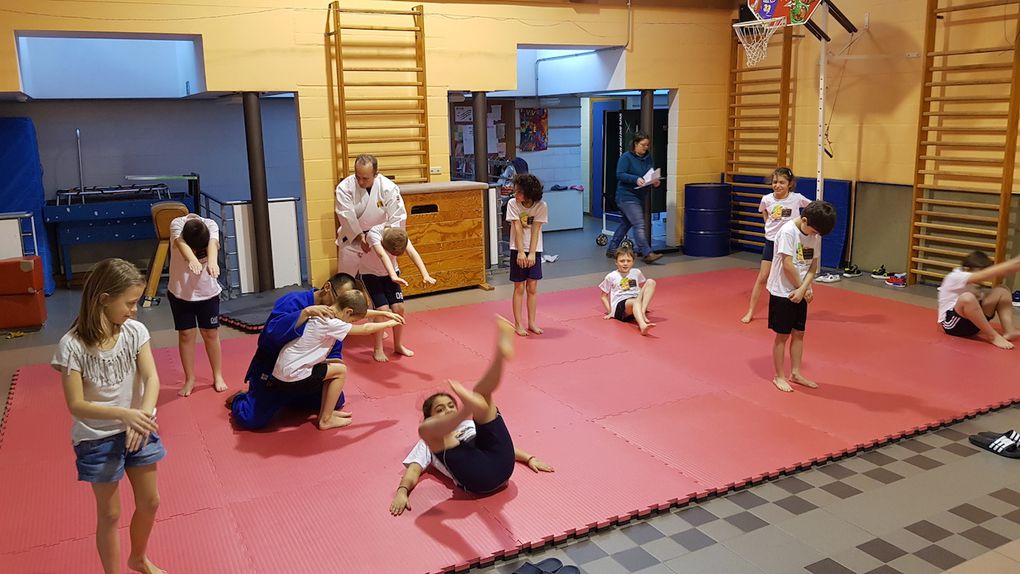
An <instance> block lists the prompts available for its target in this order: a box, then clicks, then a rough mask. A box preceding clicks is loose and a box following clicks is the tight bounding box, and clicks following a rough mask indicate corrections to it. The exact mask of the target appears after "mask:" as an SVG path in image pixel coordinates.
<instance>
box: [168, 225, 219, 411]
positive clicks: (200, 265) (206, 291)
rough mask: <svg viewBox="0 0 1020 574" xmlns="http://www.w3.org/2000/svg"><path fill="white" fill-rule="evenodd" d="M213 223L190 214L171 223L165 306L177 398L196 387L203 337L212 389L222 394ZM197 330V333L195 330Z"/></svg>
mask: <svg viewBox="0 0 1020 574" xmlns="http://www.w3.org/2000/svg"><path fill="white" fill-rule="evenodd" d="M219 237H220V231H219V227H218V226H217V225H216V222H215V221H213V220H211V219H205V218H203V217H199V216H198V215H195V214H194V213H189V214H188V215H185V216H183V217H178V218H177V219H174V220H173V221H172V222H170V282H169V284H168V285H167V300H169V301H170V311H171V312H172V313H173V316H174V328H175V329H176V330H177V340H178V341H177V347H178V349H179V350H180V353H181V367H183V368H184V386H183V387H182V388H181V390H180V391H179V392H178V393H177V394H179V395H181V396H182V397H186V396H188V395H190V394H191V389H192V388H193V387H194V386H195V339H196V335H197V334H199V333H201V334H202V342H203V343H204V344H205V354H206V355H208V357H209V366H210V367H212V376H213V388H214V389H216V391H217V392H223V391H225V390H227V383H226V382H225V381H224V380H223V370H222V368H221V356H222V353H221V352H220V334H219V331H218V328H219V326H220V323H219V315H220V291H222V288H221V287H220V283H219V281H217V280H216V278H217V277H219V275H220V268H219V265H218V263H217V257H216V254H217V252H218V251H219V247H220V239H219ZM196 325H197V328H196Z"/></svg>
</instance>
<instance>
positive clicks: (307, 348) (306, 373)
mask: <svg viewBox="0 0 1020 574" xmlns="http://www.w3.org/2000/svg"><path fill="white" fill-rule="evenodd" d="M333 310H334V311H335V314H336V317H335V318H312V319H307V318H305V319H304V320H302V319H300V318H299V319H298V324H297V325H296V327H300V326H301V325H302V324H304V327H305V328H304V332H303V333H302V334H301V337H299V338H297V339H294V340H293V341H291V342H289V343H287V344H286V345H284V346H283V349H282V350H281V351H280V356H279V358H277V360H276V366H275V367H274V368H273V380H272V381H271V382H270V384H269V387H270V388H272V389H274V390H278V391H280V392H289V393H294V394H307V393H308V392H309V390H311V389H322V400H321V402H320V403H319V421H318V426H319V430H327V429H331V428H338V427H345V426H347V425H349V424H351V414H350V413H348V412H345V411H338V410H334V409H335V407H336V404H337V400H338V399H339V398H340V393H341V392H342V391H343V390H344V383H346V382H347V366H346V365H344V364H343V363H342V362H340V359H327V357H328V355H329V354H330V351H331V350H332V349H333V346H334V345H335V344H336V343H337V342H338V341H343V340H344V338H345V337H347V335H370V334H373V333H376V332H379V331H382V330H383V329H388V328H390V327H393V326H395V325H399V324H400V321H398V320H394V319H390V320H388V321H385V322H381V323H367V324H364V325H352V324H351V322H353V321H359V320H361V319H364V318H365V316H366V315H367V313H368V301H367V300H366V299H365V294H364V293H362V292H361V291H358V290H357V289H350V290H347V291H342V292H340V293H339V294H337V295H336V298H335V302H334V303H333ZM306 322H307V324H305V323H306Z"/></svg>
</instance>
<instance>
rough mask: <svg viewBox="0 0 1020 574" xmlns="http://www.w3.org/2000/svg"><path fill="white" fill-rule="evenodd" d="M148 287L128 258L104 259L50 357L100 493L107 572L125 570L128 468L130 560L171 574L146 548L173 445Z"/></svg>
mask: <svg viewBox="0 0 1020 574" xmlns="http://www.w3.org/2000/svg"><path fill="white" fill-rule="evenodd" d="M144 289H145V279H144V278H143V277H142V274H141V273H139V272H138V270H137V269H135V266H134V265H132V264H130V263H128V262H127V261H124V260H122V259H106V260H104V261H100V262H99V263H97V264H96V266H95V267H93V268H92V270H91V271H90V272H89V274H88V276H87V277H86V278H85V287H84V288H83V290H82V295H81V309H80V311H79V314H78V318H77V319H75V320H74V323H73V324H72V325H71V329H70V330H69V331H68V332H67V333H66V334H65V335H64V336H63V337H62V338H61V339H60V343H59V344H58V345H57V351H56V353H54V355H53V359H52V360H51V361H50V364H51V365H52V366H53V368H55V369H57V370H58V371H60V374H61V383H62V384H63V386H64V399H65V400H66V401H67V408H68V410H69V411H70V412H71V419H72V420H73V424H72V425H71V439H72V442H73V443H74V454H75V457H76V458H77V466H78V480H81V481H84V482H88V483H91V484H92V494H93V495H94V496H95V497H96V548H97V549H98V550H99V559H100V561H101V562H102V564H103V571H104V572H106V574H112V573H117V572H120V571H121V561H120V536H119V534H118V525H119V522H120V493H118V492H117V490H118V486H119V484H120V479H121V478H123V477H124V474H125V473H127V477H128V481H129V482H130V483H131V489H132V491H134V500H135V512H134V515H133V516H132V517H131V528H130V532H131V552H130V554H129V556H128V567H130V568H131V569H132V570H135V571H137V572H144V573H146V574H164V572H163V570H161V569H160V568H158V567H156V565H154V564H153V563H152V562H151V561H150V560H149V557H148V555H147V554H146V547H147V546H148V544H149V534H150V533H151V532H152V526H153V524H154V523H155V521H156V509H158V508H159V491H158V490H157V488H156V463H157V462H159V461H160V460H162V459H163V457H164V456H166V450H164V448H163V443H162V442H161V441H160V440H159V435H157V434H156V430H157V429H158V427H157V425H156V397H157V396H158V395H159V376H158V374H157V373H156V363H155V361H154V359H153V358H152V350H151V349H150V348H149V331H148V330H147V329H146V328H145V325H142V324H141V323H139V322H138V321H135V320H134V317H135V313H136V312H137V310H138V300H139V299H140V298H141V297H142V293H143V291H144ZM83 567H84V566H83Z"/></svg>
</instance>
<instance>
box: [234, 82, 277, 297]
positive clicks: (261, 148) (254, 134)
mask: <svg viewBox="0 0 1020 574" xmlns="http://www.w3.org/2000/svg"><path fill="white" fill-rule="evenodd" d="M241 102H242V104H243V105H244V139H245V143H246V144H247V148H248V183H249V185H250V186H251V215H252V222H253V223H254V227H255V261H256V265H257V266H258V281H259V292H262V291H269V290H271V289H273V288H274V287H275V285H276V282H275V281H274V279H273V242H272V236H271V235H270V230H269V190H268V188H267V186H266V152H265V145H264V143H263V141H262V106H261V104H260V103H259V94H258V92H242V93H241Z"/></svg>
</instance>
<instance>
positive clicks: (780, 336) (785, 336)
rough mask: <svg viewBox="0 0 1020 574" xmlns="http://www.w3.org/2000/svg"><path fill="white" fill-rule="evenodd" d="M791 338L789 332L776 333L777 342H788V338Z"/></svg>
mask: <svg viewBox="0 0 1020 574" xmlns="http://www.w3.org/2000/svg"><path fill="white" fill-rule="evenodd" d="M789 338H790V334H789V333H776V343H777V344H778V343H786V340H787V339H789Z"/></svg>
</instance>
